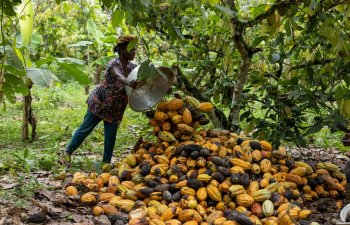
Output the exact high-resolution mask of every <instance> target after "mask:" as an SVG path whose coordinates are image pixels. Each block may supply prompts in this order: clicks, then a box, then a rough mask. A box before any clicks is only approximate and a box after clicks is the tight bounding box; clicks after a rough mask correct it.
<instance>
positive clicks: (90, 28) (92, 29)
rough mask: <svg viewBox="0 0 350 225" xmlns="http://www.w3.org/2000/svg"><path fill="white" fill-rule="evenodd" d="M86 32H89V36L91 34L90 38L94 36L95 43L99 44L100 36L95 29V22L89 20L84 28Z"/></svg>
mask: <svg viewBox="0 0 350 225" xmlns="http://www.w3.org/2000/svg"><path fill="white" fill-rule="evenodd" d="M86 29H87V31H88V32H89V34H91V35H92V36H94V38H95V40H96V42H97V43H100V42H101V36H100V32H99V30H98V29H97V27H96V24H95V22H94V21H93V20H92V19H89V20H88V21H87V26H86Z"/></svg>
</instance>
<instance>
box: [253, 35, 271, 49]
mask: <svg viewBox="0 0 350 225" xmlns="http://www.w3.org/2000/svg"><path fill="white" fill-rule="evenodd" d="M267 38H268V36H259V37H257V38H255V39H254V41H253V43H252V47H256V46H258V45H259V44H260V43H261V42H262V41H265V40H266V39H267Z"/></svg>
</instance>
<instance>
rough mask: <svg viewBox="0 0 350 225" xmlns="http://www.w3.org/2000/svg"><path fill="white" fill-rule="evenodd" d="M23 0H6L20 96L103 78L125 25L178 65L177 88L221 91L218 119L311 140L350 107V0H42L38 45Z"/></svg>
mask: <svg viewBox="0 0 350 225" xmlns="http://www.w3.org/2000/svg"><path fill="white" fill-rule="evenodd" d="M25 2H26V0H25ZM20 3H21V2H20V1H17V0H12V1H9V0H1V4H2V6H3V7H2V9H3V11H2V15H3V16H2V20H1V25H2V28H3V29H2V35H1V36H2V37H1V40H2V41H1V43H2V47H1V48H2V50H1V51H0V52H1V59H2V64H1V77H0V97H6V98H7V99H8V100H10V101H15V98H14V94H15V93H21V94H23V95H27V94H28V93H29V90H30V87H29V88H28V85H27V84H28V82H29V81H31V82H33V83H34V84H39V85H40V83H41V84H42V80H43V79H41V78H44V80H47V78H50V79H51V80H52V82H66V81H69V80H70V79H74V80H76V81H78V82H80V83H81V84H85V85H86V84H90V83H92V82H93V81H94V80H96V74H97V77H98V76H99V75H98V74H100V73H99V72H98V70H101V66H102V65H104V64H105V62H106V61H107V60H108V59H109V58H110V57H112V56H113V54H112V51H111V50H112V48H113V45H114V42H115V36H116V30H117V32H118V33H119V34H122V33H124V34H132V35H134V36H137V37H138V41H139V46H138V49H139V56H138V59H139V61H140V62H141V61H145V60H147V59H149V60H151V61H152V62H153V63H154V64H157V65H166V66H170V67H172V68H173V70H174V71H175V74H176V78H177V79H176V83H175V86H176V88H177V89H179V90H181V91H182V92H184V93H185V94H188V95H192V96H194V97H196V98H197V99H199V100H201V101H211V102H212V103H214V105H215V106H216V109H215V113H212V114H211V118H212V121H213V123H214V124H215V126H217V127H222V128H225V129H229V130H232V131H238V130H241V129H243V130H244V131H245V132H246V133H250V132H252V134H253V136H254V137H257V138H260V139H267V140H269V141H271V142H272V143H273V144H274V145H275V146H278V145H279V144H280V143H281V142H282V141H291V142H295V143H296V144H297V145H306V144H307V141H306V137H307V136H308V135H310V134H313V133H315V132H318V131H319V130H320V129H321V128H322V127H323V126H325V125H327V126H329V127H334V125H335V124H336V123H343V124H346V123H347V121H348V120H349V118H350V89H349V85H350V33H349V30H350V22H349V17H350V4H349V3H348V1H345V0H335V1H334V0H303V1H298V0H281V1H269V0H252V1H243V0H239V1H234V0H222V1H218V0H202V1H195V0H187V1H183V0H168V1H157V0H122V1H121V0H120V1H116V0H101V1H100V2H98V1H93V0H83V1H73V0H70V1H59V0H56V3H54V2H52V1H33V7H34V9H35V10H36V11H35V14H33V18H34V26H33V27H34V28H33V31H32V32H31V33H32V37H31V38H30V40H29V42H27V45H25V44H24V42H23V41H24V39H23V31H22V40H21V41H22V44H20V43H19V42H18V38H19V37H20V33H21V29H20V25H19V23H21V21H22V22H23V21H24V19H25V18H26V17H25V16H24V18H23V16H18V13H17V11H16V10H17V8H16V6H18V5H19V4H20ZM101 7H102V8H101ZM13 28H16V29H13ZM119 34H118V35H119ZM26 51H27V52H28V55H27V56H26V54H25V52H26ZM21 55H22V56H21ZM26 57H28V59H30V60H31V61H33V63H32V64H26V63H25V62H26V60H24V59H25V58H26ZM27 61H28V60H27ZM33 70H34V72H35V74H36V75H33V74H34V72H33ZM49 71H50V72H49ZM96 71H97V72H96ZM39 72H40V73H39ZM38 73H39V75H40V74H41V76H39V75H38ZM38 77H39V78H40V79H39V78H38ZM89 77H90V78H89ZM49 85H50V83H46V84H45V86H49ZM43 86H44V85H43Z"/></svg>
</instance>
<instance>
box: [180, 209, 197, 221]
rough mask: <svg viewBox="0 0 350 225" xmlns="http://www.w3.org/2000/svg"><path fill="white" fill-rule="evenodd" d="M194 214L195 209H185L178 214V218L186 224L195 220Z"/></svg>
mask: <svg viewBox="0 0 350 225" xmlns="http://www.w3.org/2000/svg"><path fill="white" fill-rule="evenodd" d="M194 212H195V211H194V210H193V209H183V210H180V211H179V212H178V213H177V217H178V218H179V220H180V221H181V222H186V221H189V220H192V219H193V217H194Z"/></svg>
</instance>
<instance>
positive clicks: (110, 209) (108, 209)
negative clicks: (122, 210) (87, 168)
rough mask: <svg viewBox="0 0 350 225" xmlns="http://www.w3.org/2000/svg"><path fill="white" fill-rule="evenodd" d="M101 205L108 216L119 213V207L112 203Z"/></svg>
mask: <svg viewBox="0 0 350 225" xmlns="http://www.w3.org/2000/svg"><path fill="white" fill-rule="evenodd" d="M100 207H101V208H102V209H103V212H104V214H106V215H107V216H111V215H115V214H117V213H118V210H117V208H116V207H114V206H112V205H110V204H106V205H100Z"/></svg>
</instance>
